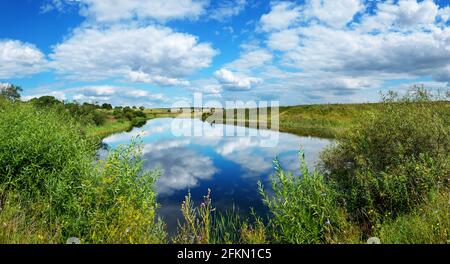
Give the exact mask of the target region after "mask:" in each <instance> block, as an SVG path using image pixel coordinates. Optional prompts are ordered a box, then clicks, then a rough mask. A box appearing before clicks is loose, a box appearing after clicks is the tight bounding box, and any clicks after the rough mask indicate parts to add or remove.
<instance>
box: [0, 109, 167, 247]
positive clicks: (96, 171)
mask: <svg viewBox="0 0 450 264" xmlns="http://www.w3.org/2000/svg"><path fill="white" fill-rule="evenodd" d="M0 105H1V108H0V140H1V143H0V153H1V154H0V175H1V176H2V177H1V179H0V198H1V199H0V208H1V209H0V219H1V220H2V224H3V228H0V243H24V242H26V243H38V242H39V243H42V242H44V243H64V242H65V241H66V240H67V238H69V237H78V238H80V239H81V240H82V242H83V243H146V242H152V243H153V242H162V241H164V240H165V236H166V235H165V232H164V231H163V224H162V223H161V222H160V221H156V220H155V209H156V207H157V204H156V201H155V193H154V190H153V182H154V180H155V178H156V177H157V172H153V173H144V174H143V172H142V160H141V159H140V157H141V154H140V150H139V148H137V147H136V146H130V147H128V148H124V149H118V150H115V151H113V152H112V153H111V154H110V155H109V157H108V158H107V159H106V160H105V161H101V162H95V160H94V159H95V156H94V153H95V152H94V151H95V148H96V145H95V144H94V142H93V141H92V140H90V139H89V138H86V137H84V136H83V135H82V134H81V133H79V131H80V127H79V124H78V123H77V121H76V120H75V119H74V118H72V117H70V116H69V115H68V114H65V113H61V112H57V111H55V110H53V109H38V108H35V107H34V106H32V105H30V104H25V103H14V104H12V103H9V102H5V101H2V102H1V104H0Z"/></svg>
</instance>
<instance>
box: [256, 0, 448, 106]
mask: <svg viewBox="0 0 450 264" xmlns="http://www.w3.org/2000/svg"><path fill="white" fill-rule="evenodd" d="M374 8H375V9H374V11H373V12H371V13H368V12H365V6H364V4H363V3H362V1H359V0H343V1H319V0H310V1H306V3H305V4H304V5H300V4H298V5H296V4H293V3H286V2H278V3H276V4H273V5H272V8H271V11H270V12H269V13H268V14H266V15H263V16H262V17H261V20H260V26H261V28H262V29H264V30H265V31H266V33H267V34H266V37H267V40H266V44H267V46H268V47H269V48H270V49H272V50H275V51H277V52H280V53H278V54H277V55H276V57H275V59H274V61H279V62H280V64H276V63H275V64H273V65H272V67H266V68H265V70H264V71H263V72H262V73H261V75H262V76H266V78H267V77H269V76H272V78H274V79H276V82H272V83H271V84H270V87H269V86H268V85H266V86H262V89H268V90H272V91H273V90H274V89H278V88H279V89H291V90H292V89H297V90H301V92H302V93H303V94H305V95H307V96H310V97H311V98H321V99H322V100H324V98H325V97H328V98H329V96H330V95H336V96H347V95H350V94H357V93H358V92H359V91H363V90H376V89H380V88H381V87H382V86H383V83H385V82H386V81H388V80H393V79H411V80H414V79H417V78H421V77H424V76H427V77H428V76H431V77H432V78H433V80H434V81H438V82H449V81H450V77H449V76H450V48H449V47H450V29H449V27H448V26H446V24H445V23H446V22H443V21H447V20H448V18H449V15H448V14H449V11H448V7H447V8H439V7H438V5H437V4H435V3H434V2H433V1H431V0H425V1H420V2H419V1H416V0H400V1H397V2H394V1H386V2H377V3H375V4H374ZM330 10H332V12H328V11H330ZM284 12H287V13H289V14H290V16H288V15H286V16H287V17H288V18H287V19H286V20H283V21H282V22H279V23H276V21H278V20H277V19H275V18H278V17H283V15H280V14H283V13H284ZM357 14H361V16H360V17H359V18H358V19H355V15H357ZM269 18H271V19H269ZM268 21H272V22H271V23H269V22H268ZM286 67H287V68H289V69H290V70H289V71H283V70H280V69H281V68H286ZM261 75H260V76H261ZM291 94H292V93H291ZM374 99H376V98H374Z"/></svg>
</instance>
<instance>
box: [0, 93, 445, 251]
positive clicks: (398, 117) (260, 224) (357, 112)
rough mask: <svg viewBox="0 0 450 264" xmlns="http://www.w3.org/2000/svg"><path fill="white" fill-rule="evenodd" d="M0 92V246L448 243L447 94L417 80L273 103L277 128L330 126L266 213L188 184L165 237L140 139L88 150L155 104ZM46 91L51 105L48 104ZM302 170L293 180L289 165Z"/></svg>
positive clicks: (277, 184)
mask: <svg viewBox="0 0 450 264" xmlns="http://www.w3.org/2000/svg"><path fill="white" fill-rule="evenodd" d="M42 101H43V102H44V103H43V104H40V103H39V102H40V101H39V100H35V101H30V102H22V101H20V100H18V98H7V97H4V98H2V97H1V96H0V176H1V178H0V223H1V224H2V226H1V227H0V243H65V242H66V241H67V239H69V238H71V237H76V238H78V239H80V241H81V243H295V244H328V243H331V244H335V243H366V241H367V240H368V239H369V238H371V237H377V238H378V239H379V240H380V241H381V243H444V244H445V243H450V210H449V208H450V206H449V205H450V190H449V189H450V173H449V171H450V167H449V166H450V163H449V162H450V156H449V149H450V123H449V115H450V111H449V107H450V103H449V102H448V101H446V99H443V98H435V97H433V96H432V95H430V94H429V93H428V92H427V91H426V90H424V89H415V90H412V91H411V92H410V93H409V94H407V95H406V96H402V97H400V96H398V95H396V94H394V93H389V94H387V95H385V96H384V97H383V98H382V101H381V102H380V103H377V104H360V105H359V104H356V105H314V106H295V107H282V108H281V109H280V116H281V122H280V127H281V130H283V131H289V132H292V133H296V134H299V135H316V136H320V135H321V136H323V137H332V138H335V139H336V143H335V144H334V145H333V146H332V147H330V148H329V149H327V150H326V151H325V152H323V153H322V158H321V162H320V164H319V166H318V167H317V168H316V169H315V170H312V171H310V170H309V169H308V167H307V166H306V163H305V157H304V154H303V152H302V151H301V150H300V151H299V160H300V163H299V164H300V166H299V169H298V171H297V172H290V171H285V170H284V169H283V168H282V166H281V165H280V163H279V162H278V161H277V160H275V161H274V165H275V168H276V173H274V175H273V176H272V181H271V183H272V186H271V190H272V191H273V193H270V194H269V193H267V192H266V191H265V190H266V188H265V186H263V185H262V183H261V184H260V187H259V189H258V190H255V192H259V193H260V195H261V199H262V201H263V202H264V204H265V205H266V206H267V208H268V210H269V212H270V213H269V214H268V215H267V216H258V215H256V214H255V215H250V216H248V217H246V218H243V217H242V216H239V215H238V214H236V213H234V212H217V211H216V210H215V208H214V201H213V200H212V199H211V196H210V194H209V193H206V194H205V196H204V200H203V202H202V203H200V204H195V203H194V201H192V199H191V196H190V194H186V199H185V201H184V202H183V203H182V204H180V210H181V211H182V213H183V216H184V221H181V222H180V226H179V228H178V233H177V235H175V236H174V237H169V236H168V235H167V232H166V229H165V224H164V222H163V221H162V220H160V219H158V218H157V216H156V213H155V210H156V209H157V208H158V206H159V205H158V204H157V202H156V192H155V189H154V183H155V180H156V179H157V178H158V174H159V172H158V171H156V170H155V171H144V170H143V166H142V165H143V161H142V159H141V153H142V152H141V151H142V149H141V144H140V143H139V140H137V141H136V142H132V143H131V144H130V145H129V146H124V147H120V148H118V149H116V150H113V151H111V152H110V153H109V155H108V157H107V158H106V159H104V160H101V161H97V160H96V159H95V152H96V149H97V147H98V140H99V139H101V138H102V137H104V136H106V135H109V134H111V133H115V132H118V131H122V130H127V129H130V128H131V127H132V126H139V125H141V124H142V122H144V123H145V120H147V119H148V118H156V117H160V116H172V115H174V114H175V113H170V112H168V111H167V110H165V109H154V110H146V109H139V108H134V109H133V108H129V107H128V108H112V107H110V106H109V105H103V106H96V105H89V104H86V105H66V104H64V103H62V102H56V101H53V100H51V99H49V98H46V99H45V100H42ZM49 102H51V103H49ZM299 173H300V175H301V177H298V176H294V175H298V174H299Z"/></svg>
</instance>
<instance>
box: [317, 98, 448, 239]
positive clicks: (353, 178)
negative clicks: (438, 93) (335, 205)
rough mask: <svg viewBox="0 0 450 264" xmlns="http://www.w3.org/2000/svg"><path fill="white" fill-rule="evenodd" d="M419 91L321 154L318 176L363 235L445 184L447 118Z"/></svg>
mask: <svg viewBox="0 0 450 264" xmlns="http://www.w3.org/2000/svg"><path fill="white" fill-rule="evenodd" d="M429 96H430V95H429V94H427V93H426V91H423V90H414V91H411V93H410V94H408V95H407V96H405V97H403V98H400V97H398V96H397V95H395V94H390V95H388V96H387V97H385V99H384V107H383V109H382V110H381V111H380V112H377V113H375V114H373V115H372V116H371V118H369V119H368V120H367V121H366V122H364V123H362V124H361V125H360V126H358V127H356V128H355V129H354V130H352V131H348V134H347V135H346V136H345V137H342V138H341V139H339V140H338V143H337V145H336V146H334V147H333V148H332V149H330V150H329V151H327V152H325V153H324V155H323V157H322V160H323V172H324V173H325V175H326V176H327V178H328V179H329V180H330V181H332V182H333V183H334V184H335V185H336V186H337V191H338V193H339V194H340V197H339V199H342V200H343V201H345V203H346V205H347V208H348V210H349V212H350V213H351V215H352V218H353V219H354V220H355V221H357V222H359V223H360V224H361V225H362V226H363V227H364V229H365V233H366V234H368V235H369V234H370V233H371V232H372V231H373V230H375V229H377V227H378V226H379V225H380V224H382V223H383V221H385V220H388V219H392V218H395V217H396V216H398V215H400V214H404V213H408V212H410V211H411V210H412V209H414V208H416V207H417V206H418V205H420V204H422V203H423V202H425V201H427V200H428V198H429V194H430V193H431V192H433V191H436V190H440V189H443V188H448V186H449V182H450V178H449V177H450V176H449V173H448V172H449V171H450V167H449V165H450V163H449V147H450V129H449V120H448V119H447V118H446V115H447V114H448V113H445V112H444V111H442V109H441V108H440V107H439V105H436V104H434V103H433V102H431V99H432V98H429Z"/></svg>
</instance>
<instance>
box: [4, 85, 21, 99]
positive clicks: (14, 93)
mask: <svg viewBox="0 0 450 264" xmlns="http://www.w3.org/2000/svg"><path fill="white" fill-rule="evenodd" d="M20 92H22V88H21V87H20V86H16V85H13V84H5V85H3V87H0V98H2V99H6V100H10V101H17V100H20Z"/></svg>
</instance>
